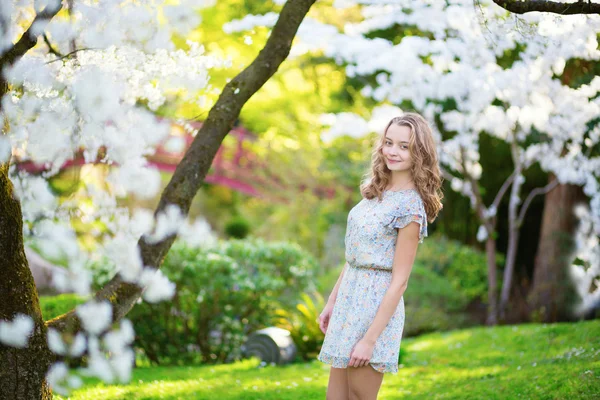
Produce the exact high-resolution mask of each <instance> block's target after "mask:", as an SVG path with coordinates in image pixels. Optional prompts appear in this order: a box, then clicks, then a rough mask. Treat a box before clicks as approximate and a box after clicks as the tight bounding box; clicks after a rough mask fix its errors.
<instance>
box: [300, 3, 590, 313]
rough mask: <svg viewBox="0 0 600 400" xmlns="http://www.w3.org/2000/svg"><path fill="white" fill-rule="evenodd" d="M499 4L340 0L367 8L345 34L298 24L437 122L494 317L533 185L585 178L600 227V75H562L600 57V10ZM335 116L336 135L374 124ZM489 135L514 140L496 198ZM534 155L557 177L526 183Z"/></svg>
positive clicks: (384, 96) (349, 67)
mask: <svg viewBox="0 0 600 400" xmlns="http://www.w3.org/2000/svg"><path fill="white" fill-rule="evenodd" d="M494 3H498V1H494V2H492V1H480V2H479V1H478V2H477V5H478V7H476V8H474V7H473V3H472V2H471V1H469V0H455V1H452V2H446V3H444V2H437V1H423V2H419V3H415V2H410V1H405V0H387V1H376V0H365V1H352V0H340V1H337V2H336V5H337V6H339V7H340V8H348V7H355V8H359V9H360V12H361V13H362V17H363V18H362V19H361V20H360V21H359V22H357V23H349V24H346V25H345V27H344V30H343V32H340V31H339V30H338V29H336V28H335V27H333V26H327V25H322V24H319V23H318V22H316V21H313V20H307V21H306V22H305V24H307V25H309V24H310V25H312V26H311V31H313V32H314V31H318V32H319V33H320V37H321V40H320V41H319V42H318V43H316V42H314V40H313V41H311V38H310V37H304V36H303V35H302V32H303V30H302V29H301V30H300V34H299V36H300V37H301V39H303V40H305V41H306V42H307V43H308V44H309V45H312V46H313V47H312V48H315V49H322V50H323V51H324V52H325V54H326V55H327V56H330V57H333V58H334V59H336V60H337V61H338V62H339V63H340V64H344V65H345V69H346V75H347V76H348V77H364V78H365V79H364V80H365V81H367V82H369V83H367V84H365V86H364V87H363V89H362V94H363V95H364V96H366V97H369V98H372V99H373V100H374V101H376V102H381V103H390V104H392V105H398V106H401V107H407V108H409V109H416V110H417V111H419V112H421V113H423V114H424V115H425V116H426V117H427V118H428V119H429V120H430V121H436V127H437V128H438V132H437V136H438V142H439V150H440V160H441V163H442V167H443V170H444V174H445V177H446V179H448V180H449V181H450V182H451V187H452V189H453V190H455V191H458V192H460V193H462V194H464V195H465V196H467V197H468V198H469V199H470V201H471V205H472V207H473V209H474V210H475V211H476V214H477V216H478V218H479V220H480V224H481V227H480V229H479V232H478V235H477V236H478V239H479V240H481V241H485V242H486V249H487V253H488V281H489V282H488V284H489V297H488V307H489V309H488V323H490V324H495V323H496V322H497V321H498V312H500V314H501V315H502V314H503V312H504V311H505V310H506V307H507V304H508V301H509V294H510V290H511V286H512V278H513V272H514V265H515V259H516V255H517V250H518V239H519V231H520V227H521V225H522V224H523V221H524V217H525V214H526V212H527V209H528V207H529V205H530V203H531V201H532V199H533V197H534V196H535V195H539V194H544V193H547V192H549V191H550V190H552V189H553V188H554V187H555V186H557V184H574V185H578V186H582V187H583V189H584V192H585V194H586V196H588V197H589V198H590V199H591V201H590V207H591V214H590V215H591V216H592V221H593V226H594V230H593V232H594V234H595V235H598V234H600V191H599V186H598V178H599V177H600V176H599V174H600V168H599V162H600V158H599V157H598V154H597V150H596V151H594V149H595V148H596V147H597V146H598V143H599V141H600V128H599V127H598V126H597V124H596V123H594V122H593V121H594V119H595V118H597V116H598V114H599V112H600V99H599V97H598V95H597V94H598V90H599V89H600V78H599V77H595V78H594V79H593V80H591V81H590V82H589V83H586V84H582V85H579V86H578V87H576V88H572V87H569V86H566V85H564V84H563V83H562V82H561V80H560V76H561V75H562V74H563V72H564V69H565V65H566V63H567V62H568V61H569V60H573V59H581V60H588V61H590V62H597V60H598V59H599V58H600V51H599V50H598V40H597V32H598V30H599V28H600V19H599V18H598V17H597V16H585V15H573V16H569V17H561V18H557V17H556V16H554V15H549V14H538V13H534V14H527V15H525V16H523V17H518V18H516V17H515V16H514V15H510V14H509V13H507V12H506V10H504V9H503V8H500V7H497V6H496V5H495V4H494ZM511 3H513V4H514V3H527V2H511ZM384 30H388V32H389V31H390V30H391V31H392V32H394V36H395V39H394V41H391V40H388V39H384V38H381V37H378V34H377V32H378V31H384ZM507 54H508V55H509V56H510V57H509V60H508V62H507V60H506V55H507ZM511 57H512V59H511ZM328 119H329V120H330V121H329V124H331V125H333V126H332V128H331V129H330V130H329V131H328V132H327V133H326V135H327V137H329V138H331V137H334V136H335V135H336V134H352V135H362V134H366V133H368V132H370V131H372V129H371V126H375V125H377V124H373V125H370V124H369V123H368V120H369V118H366V119H365V118H363V117H361V116H358V115H353V114H348V113H344V114H340V115H339V116H338V117H337V118H335V117H334V118H331V117H329V118H328ZM482 135H489V136H491V137H494V138H495V139H499V140H501V141H503V142H505V143H507V145H508V146H509V147H510V150H511V156H512V164H513V172H512V174H509V176H507V177H506V178H505V183H504V185H502V187H501V188H500V189H499V190H498V193H497V194H496V196H494V200H493V201H492V202H491V203H490V204H486V203H485V201H484V199H483V195H482V192H483V190H484V189H487V190H488V191H489V189H490V188H483V187H482V183H481V180H480V178H481V176H482V174H483V173H492V174H493V173H494V171H483V170H482V166H481V163H480V148H479V147H480V138H481V136H482ZM534 164H537V165H539V166H540V167H541V168H542V169H543V170H544V171H547V172H548V173H552V174H554V175H555V176H556V177H557V180H556V181H550V182H549V183H548V185H546V186H545V187H540V188H537V189H534V190H532V191H531V192H529V193H523V189H522V188H523V183H524V181H525V173H526V172H527V170H528V169H529V168H530V167H531V166H532V165H534ZM507 193H508V194H509V200H508V204H509V205H508V211H509V212H508V218H509V220H508V225H509V244H508V251H507V258H506V264H505V267H504V276H503V282H502V290H501V296H500V299H499V300H500V301H498V295H497V293H496V287H497V277H496V258H495V252H496V212H497V209H498V206H499V204H500V202H501V200H502V198H503V197H504V195H505V194H507ZM523 198H524V199H525V200H524V201H523ZM448 206H450V207H451V205H448ZM498 303H499V304H498Z"/></svg>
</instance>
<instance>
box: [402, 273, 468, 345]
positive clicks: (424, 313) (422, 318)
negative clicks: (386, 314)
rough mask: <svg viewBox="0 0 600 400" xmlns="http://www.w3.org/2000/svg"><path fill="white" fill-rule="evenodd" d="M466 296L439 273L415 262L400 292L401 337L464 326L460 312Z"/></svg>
mask: <svg viewBox="0 0 600 400" xmlns="http://www.w3.org/2000/svg"><path fill="white" fill-rule="evenodd" d="M468 301H469V299H468V297H467V296H466V295H465V294H464V293H463V292H461V291H459V290H456V289H455V288H454V287H453V285H452V284H451V283H450V282H449V281H448V280H447V279H446V278H445V277H443V276H440V275H438V274H436V273H435V272H433V271H431V270H429V269H428V268H426V267H424V266H423V265H421V264H420V263H415V265H414V267H413V269H412V272H411V274H410V280H409V284H408V289H407V290H406V293H405V295H404V305H405V313H406V321H405V324H404V332H403V336H407V337H408V336H416V335H419V334H421V333H425V332H432V331H445V330H450V329H455V328H458V327H461V326H464V325H468V316H467V315H466V314H465V313H464V312H463V310H464V308H465V307H466V305H467V303H468Z"/></svg>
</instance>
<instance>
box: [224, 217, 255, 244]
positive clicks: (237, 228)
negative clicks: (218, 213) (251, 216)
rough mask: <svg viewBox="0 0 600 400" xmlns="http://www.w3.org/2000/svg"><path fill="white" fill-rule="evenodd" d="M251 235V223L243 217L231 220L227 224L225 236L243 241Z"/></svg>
mask: <svg viewBox="0 0 600 400" xmlns="http://www.w3.org/2000/svg"><path fill="white" fill-rule="evenodd" d="M249 233H250V223H249V222H248V220H247V219H246V218H244V217H242V216H236V217H233V218H231V219H230V220H229V221H228V222H227V224H225V234H226V235H227V236H228V237H231V238H236V239H243V238H245V237H246V236H248V234H249Z"/></svg>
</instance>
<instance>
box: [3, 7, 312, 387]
mask: <svg viewBox="0 0 600 400" xmlns="http://www.w3.org/2000/svg"><path fill="white" fill-rule="evenodd" d="M213 3H214V0H213V1H211V0H182V1H180V2H178V3H177V4H173V2H162V1H151V0H148V1H125V2H123V1H121V0H105V1H101V2H96V1H87V0H81V1H65V2H61V1H60V0H35V1H31V0H14V1H8V2H2V3H1V4H0V71H2V74H1V75H0V98H1V103H0V105H1V108H0V116H1V118H2V120H3V121H4V124H3V129H2V136H0V260H2V261H1V262H0V268H1V269H2V271H3V276H4V278H3V280H2V282H1V283H0V362H1V363H2V365H3V368H2V369H1V370H0V392H1V396H0V397H2V398H12V399H38V398H39V399H49V398H51V397H52V393H51V392H52V390H54V391H57V392H59V393H66V392H68V391H69V390H70V389H71V388H74V387H77V386H79V385H81V379H80V377H79V375H80V374H87V375H90V376H96V377H99V378H101V379H103V380H105V381H107V382H113V381H127V380H128V379H129V377H130V373H131V365H132V359H133V352H132V350H131V347H130V344H131V342H132V340H133V327H132V326H131V323H130V322H129V321H128V320H126V319H123V317H124V316H125V315H126V314H127V312H128V311H129V310H130V309H131V308H132V307H133V305H134V304H135V302H136V301H138V299H139V298H140V296H143V298H144V299H145V300H146V301H151V302H152V301H160V300H164V299H168V298H170V297H171V296H172V295H173V284H172V283H170V282H169V281H168V280H167V279H166V278H165V277H164V276H163V275H162V274H161V273H160V270H158V268H159V267H160V264H161V262H162V260H163V259H164V257H165V255H166V253H167V252H168V250H169V248H170V247H171V245H172V243H173V242H174V240H175V239H176V237H178V236H180V237H183V238H188V240H195V241H198V237H201V238H203V240H201V242H208V241H210V237H209V235H210V232H209V231H208V230H207V228H206V225H205V224H203V223H202V221H196V222H192V221H188V220H187V218H186V216H187V212H188V210H189V207H190V204H191V201H192V199H193V197H194V195H195V194H196V192H197V191H198V189H199V187H200V185H201V183H202V182H203V180H204V177H205V176H206V174H207V173H208V170H209V167H210V165H211V162H212V159H213V157H214V156H215V154H216V152H217V150H218V148H219V146H220V144H221V142H222V141H223V139H224V137H225V136H226V135H227V133H228V132H229V131H230V129H231V127H232V126H233V123H234V121H235V120H236V118H237V116H238V115H239V113H240V110H241V108H242V107H243V105H244V104H245V103H246V101H247V100H248V99H249V98H250V97H251V96H252V95H253V94H254V93H255V92H256V91H257V90H259V89H260V88H261V86H262V85H263V84H264V83H265V82H266V81H267V80H268V79H269V78H270V77H271V76H272V75H273V74H274V73H275V72H276V71H277V69H278V67H279V66H280V65H281V63H282V62H283V61H284V60H285V59H286V57H287V56H288V54H289V52H290V47H291V43H292V40H293V38H294V36H295V34H296V31H297V29H298V26H299V25H300V23H301V22H302V20H303V18H304V16H305V15H306V14H307V12H308V11H309V9H310V8H311V6H312V4H313V3H314V0H290V1H288V2H286V3H285V5H283V7H282V8H281V12H280V14H279V15H278V16H277V17H276V18H275V20H276V22H275V24H274V27H273V30H272V31H271V35H270V37H269V39H268V40H267V42H266V44H265V46H264V48H263V49H262V51H261V52H260V53H259V54H258V56H257V57H256V59H255V60H254V61H253V62H252V63H251V64H250V65H249V66H248V67H246V68H245V69H244V70H243V71H242V72H241V73H240V74H238V75H237V76H236V77H235V78H234V79H232V80H231V81H230V82H229V83H228V84H227V85H226V86H225V87H224V88H223V89H222V91H221V94H220V96H219V98H218V100H217V101H216V103H215V104H214V106H213V107H212V108H211V110H210V112H209V114H208V117H207V118H206V120H205V121H204V123H203V126H202V128H201V129H200V131H199V132H197V134H196V136H195V140H194V141H193V143H192V145H191V146H190V148H189V150H188V151H187V153H186V155H185V156H184V158H183V160H182V161H181V163H180V164H179V166H178V167H177V169H176V171H175V172H174V174H173V176H172V179H171V181H170V182H169V184H168V186H167V187H166V189H165V190H164V191H163V192H162V194H161V197H160V202H159V205H158V207H157V209H156V210H154V211H152V210H145V209H140V210H136V212H134V213H129V212H127V210H125V209H122V208H119V207H117V205H116V199H117V198H118V197H121V196H125V195H129V194H134V195H136V196H140V197H142V198H143V197H152V196H154V195H155V194H156V193H157V191H158V190H159V187H160V186H159V176H158V172H157V171H155V170H152V169H151V168H149V167H148V165H147V163H146V160H145V157H144V156H145V155H147V154H151V153H152V151H153V148H154V146H155V145H156V144H157V143H159V142H160V141H161V140H162V139H164V138H165V137H166V135H167V134H168V126H167V125H166V124H165V123H164V122H160V121H159V120H158V119H157V118H155V115H154V112H155V111H156V110H157V109H158V108H159V107H160V106H161V105H162V104H164V103H165V101H166V99H167V97H173V96H180V97H184V98H186V96H187V97H189V96H200V95H201V94H202V93H203V92H205V91H208V90H211V87H210V83H209V78H210V70H211V69H212V68H215V67H221V66H228V65H229V63H230V60H226V59H225V60H223V59H219V58H218V57H214V56H211V55H210V54H207V53H206V52H205V50H204V48H203V46H201V45H200V44H199V43H196V42H192V41H188V42H187V43H186V45H185V46H184V48H183V49H176V48H175V47H174V45H173V44H172V41H171V36H172V34H178V35H182V36H184V35H185V34H186V33H187V32H188V31H189V30H190V29H193V28H195V27H196V26H198V25H199V24H201V17H200V14H199V10H200V9H201V8H204V7H209V6H211V5H212V4H213ZM275 4H276V5H282V4H283V2H282V1H276V2H275ZM23 26H26V27H27V28H26V29H22V28H21V27H23ZM40 39H42V40H40ZM188 100H189V98H188ZM100 148H103V149H105V151H103V152H102V154H100V152H99V150H100ZM79 150H83V154H84V157H85V160H86V162H101V163H104V164H107V165H111V166H113V168H112V172H111V174H110V176H109V179H108V181H107V182H106V184H107V186H108V189H106V188H101V187H96V186H94V185H87V187H86V188H85V190H86V191H87V195H88V196H89V198H90V199H91V200H92V202H93V204H94V207H92V208H89V207H88V208H82V207H79V206H78V205H77V204H73V203H72V202H68V201H66V202H62V203H59V202H58V201H57V199H56V198H55V197H54V195H53V194H52V192H51V191H50V189H49V187H48V183H47V181H46V180H45V178H48V177H51V176H53V175H54V174H56V173H57V172H58V171H59V169H60V167H61V166H62V165H63V163H64V162H66V161H68V160H69V159H71V158H72V157H74V155H75V153H76V152H77V151H79ZM15 157H19V159H21V160H31V161H33V162H35V163H36V164H42V165H44V166H45V167H46V172H44V174H43V175H42V176H32V175H28V174H27V173H25V172H23V171H19V170H17V169H16V168H15V165H14V164H13V163H12V161H13V159H14V158H15ZM73 219H78V220H82V221H91V220H95V221H99V222H100V223H102V224H103V226H104V228H105V229H106V230H107V231H108V235H107V238H106V240H105V243H104V247H103V249H102V252H103V253H104V254H105V255H106V256H108V257H109V258H110V260H111V261H112V262H113V263H114V264H115V265H116V267H117V270H118V273H117V274H116V275H115V276H114V278H113V279H112V280H111V281H110V282H108V283H107V284H106V285H105V286H104V287H103V288H102V289H101V290H99V291H98V292H97V293H91V290H90V281H91V275H90V271H89V270H88V269H86V262H87V258H88V257H89V254H86V252H85V251H83V250H82V249H81V248H80V247H79V246H78V244H77V242H76V238H75V235H74V232H73V229H72V227H71V221H72V220H73ZM24 235H25V236H33V237H35V239H36V241H37V243H38V244H39V246H40V247H41V248H42V249H43V250H44V252H45V253H46V254H49V255H53V256H56V257H63V258H64V259H66V260H67V263H68V265H69V270H68V273H67V277H66V278H65V279H62V280H60V281H58V282H57V284H58V285H59V286H61V287H62V288H68V289H71V290H74V291H76V292H77V293H80V294H83V295H92V296H91V298H92V300H90V301H88V302H87V303H86V304H84V305H82V306H80V307H78V308H77V309H76V310H73V311H71V312H69V313H67V314H65V315H62V316H60V317H57V318H56V319H54V320H52V321H47V322H45V321H44V320H43V318H42V315H41V312H40V307H39V301H38V297H37V292H36V290H35V285H34V282H33V278H32V275H31V272H30V271H29V269H28V266H27V261H26V258H25V253H24V248H23V239H24ZM111 326H116V329H112V330H111ZM84 354H85V355H86V356H87V363H86V368H85V369H83V370H82V371H80V372H77V373H75V372H73V371H70V370H69V368H68V367H67V361H68V360H70V359H76V358H78V357H81V356H82V355H84Z"/></svg>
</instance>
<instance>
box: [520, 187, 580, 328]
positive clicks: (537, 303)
mask: <svg viewBox="0 0 600 400" xmlns="http://www.w3.org/2000/svg"><path fill="white" fill-rule="evenodd" d="M554 179H556V178H555V177H554V175H550V178H549V180H550V181H552V180H554ZM585 201H586V197H585V195H584V193H583V190H582V188H581V187H580V186H575V185H559V186H557V187H556V188H555V189H554V190H552V191H550V192H549V193H547V194H546V198H545V202H544V214H543V217H542V231H541V234H540V241H539V245H538V250H537V255H536V258H535V269H534V273H533V286H532V288H531V290H530V292H529V294H528V302H529V310H530V316H531V318H532V319H533V320H540V321H545V322H555V321H564V320H569V319H570V318H571V315H570V313H569V307H570V305H571V304H572V303H573V300H575V298H574V293H573V288H572V284H571V280H570V279H569V277H568V275H567V271H568V266H569V263H570V261H571V260H570V257H571V253H572V251H573V245H574V243H573V233H574V231H575V229H576V228H577V218H576V217H575V215H574V213H573V207H574V206H575V205H576V204H578V203H581V202H585Z"/></svg>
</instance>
